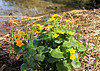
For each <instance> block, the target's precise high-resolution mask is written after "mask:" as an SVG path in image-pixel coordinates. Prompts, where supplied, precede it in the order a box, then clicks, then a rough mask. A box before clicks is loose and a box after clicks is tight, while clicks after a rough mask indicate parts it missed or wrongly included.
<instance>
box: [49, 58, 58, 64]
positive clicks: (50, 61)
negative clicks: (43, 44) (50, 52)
mask: <svg viewBox="0 0 100 71" xmlns="http://www.w3.org/2000/svg"><path fill="white" fill-rule="evenodd" d="M56 61H58V58H53V57H49V59H48V62H49V63H54V62H56Z"/></svg>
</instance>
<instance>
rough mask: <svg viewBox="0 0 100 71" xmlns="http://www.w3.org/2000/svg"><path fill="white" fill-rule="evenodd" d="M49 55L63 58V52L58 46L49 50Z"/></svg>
mask: <svg viewBox="0 0 100 71" xmlns="http://www.w3.org/2000/svg"><path fill="white" fill-rule="evenodd" d="M51 56H52V57H54V58H64V56H63V52H61V51H60V49H59V48H56V49H53V50H52V51H51Z"/></svg>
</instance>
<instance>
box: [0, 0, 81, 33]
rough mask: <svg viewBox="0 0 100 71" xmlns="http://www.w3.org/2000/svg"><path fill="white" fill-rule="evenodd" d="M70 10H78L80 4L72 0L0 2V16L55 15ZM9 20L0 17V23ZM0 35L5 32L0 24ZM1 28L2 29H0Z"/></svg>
mask: <svg viewBox="0 0 100 71" xmlns="http://www.w3.org/2000/svg"><path fill="white" fill-rule="evenodd" d="M72 9H80V4H79V3H78V2H75V1H74V0H0V16H9V14H12V15H14V16H35V15H39V14H45V13H57V12H62V11H68V10H72ZM5 20H9V18H2V17H0V21H5ZM0 26H1V27H0V34H1V33H2V32H5V30H3V29H4V27H5V26H2V24H0ZM2 28H3V29H2Z"/></svg>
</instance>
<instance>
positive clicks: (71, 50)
mask: <svg viewBox="0 0 100 71" xmlns="http://www.w3.org/2000/svg"><path fill="white" fill-rule="evenodd" d="M68 51H69V52H70V53H75V51H76V50H74V49H73V48H71V49H68Z"/></svg>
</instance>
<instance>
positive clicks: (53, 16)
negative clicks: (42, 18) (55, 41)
mask: <svg viewBox="0 0 100 71" xmlns="http://www.w3.org/2000/svg"><path fill="white" fill-rule="evenodd" d="M55 17H60V18H62V17H61V16H60V15H58V14H54V15H52V18H55Z"/></svg>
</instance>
